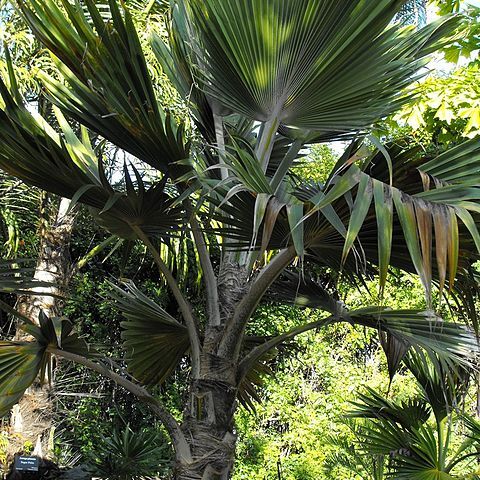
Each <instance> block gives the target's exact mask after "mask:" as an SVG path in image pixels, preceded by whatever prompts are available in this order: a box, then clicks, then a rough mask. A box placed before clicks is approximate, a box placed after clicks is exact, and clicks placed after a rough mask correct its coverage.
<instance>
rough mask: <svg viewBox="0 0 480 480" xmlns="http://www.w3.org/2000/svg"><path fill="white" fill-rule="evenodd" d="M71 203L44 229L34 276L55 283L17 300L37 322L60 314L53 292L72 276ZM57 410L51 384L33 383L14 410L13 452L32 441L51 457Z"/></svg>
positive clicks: (62, 204)
mask: <svg viewBox="0 0 480 480" xmlns="http://www.w3.org/2000/svg"><path fill="white" fill-rule="evenodd" d="M69 205H70V201H69V200H66V199H62V200H61V201H60V205H59V208H58V212H57V214H56V218H55V221H54V223H53V225H52V226H51V228H45V229H43V231H41V232H40V233H41V235H40V237H41V239H40V250H39V257H38V260H37V266H36V269H35V274H34V278H35V279H37V280H39V281H44V282H52V283H54V285H53V286H51V287H46V288H44V287H40V288H38V292H39V293H38V295H22V296H20V297H19V298H18V300H17V309H18V310H19V311H20V312H21V313H22V314H23V315H25V316H27V317H28V318H30V320H32V321H33V322H34V323H38V316H39V313H40V311H43V312H44V313H45V314H46V315H47V316H55V315H59V313H60V310H61V301H60V300H59V298H57V297H55V296H52V295H61V294H63V293H64V292H65V290H66V289H67V287H68V283H69V280H70V277H71V270H72V262H71V259H70V251H69V247H70V239H71V235H72V230H73V226H74V221H75V214H74V213H72V212H68V207H69ZM22 336H23V335H22V332H21V331H18V332H17V335H16V338H17V339H22ZM49 380H50V382H51V381H52V380H53V379H49ZM53 413H54V409H53V405H52V400H51V395H50V387H49V385H40V384H34V385H32V386H31V387H30V388H29V389H28V390H27V392H26V393H25V395H24V396H23V398H22V399H21V400H20V402H19V403H18V404H17V405H15V407H14V408H13V410H12V416H11V427H12V431H13V433H14V434H15V435H14V436H13V439H12V445H11V447H12V450H14V451H13V453H16V452H18V451H22V450H24V449H25V445H26V444H30V445H32V446H33V447H34V452H35V454H36V455H38V456H41V457H48V456H49V454H50V453H51V451H52V447H53V426H52V420H53Z"/></svg>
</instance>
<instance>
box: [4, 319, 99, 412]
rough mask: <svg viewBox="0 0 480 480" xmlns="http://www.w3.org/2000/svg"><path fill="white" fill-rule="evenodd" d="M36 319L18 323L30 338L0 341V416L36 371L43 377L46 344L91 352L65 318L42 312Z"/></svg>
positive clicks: (47, 366) (80, 352)
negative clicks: (48, 315)
mask: <svg viewBox="0 0 480 480" xmlns="http://www.w3.org/2000/svg"><path fill="white" fill-rule="evenodd" d="M39 320H40V324H39V325H38V326H37V325H34V324H24V325H22V326H21V328H22V329H23V330H24V331H25V332H26V333H28V334H30V335H31V336H32V337H33V338H34V341H30V342H0V416H3V415H5V414H6V413H8V411H9V409H10V408H11V407H12V406H13V405H15V404H16V403H17V402H18V400H19V399H20V398H21V397H22V396H23V394H24V393H25V390H26V389H27V388H28V387H29V386H30V385H31V384H32V383H33V382H34V381H35V380H36V378H37V377H38V375H39V374H40V380H41V381H43V380H44V378H45V372H46V370H47V369H50V368H51V358H50V357H51V355H50V353H49V351H48V349H49V347H51V348H58V349H62V350H65V351H68V352H71V353H75V354H77V355H82V356H90V355H91V353H92V351H91V350H90V349H89V347H88V346H87V344H86V343H85V341H84V340H83V339H81V338H80V337H79V336H78V335H77V334H76V333H74V332H73V326H72V324H71V323H70V322H69V321H68V320H66V319H63V318H55V317H54V318H48V317H46V316H45V315H43V313H42V314H41V315H40V319H39ZM50 378H51V377H50Z"/></svg>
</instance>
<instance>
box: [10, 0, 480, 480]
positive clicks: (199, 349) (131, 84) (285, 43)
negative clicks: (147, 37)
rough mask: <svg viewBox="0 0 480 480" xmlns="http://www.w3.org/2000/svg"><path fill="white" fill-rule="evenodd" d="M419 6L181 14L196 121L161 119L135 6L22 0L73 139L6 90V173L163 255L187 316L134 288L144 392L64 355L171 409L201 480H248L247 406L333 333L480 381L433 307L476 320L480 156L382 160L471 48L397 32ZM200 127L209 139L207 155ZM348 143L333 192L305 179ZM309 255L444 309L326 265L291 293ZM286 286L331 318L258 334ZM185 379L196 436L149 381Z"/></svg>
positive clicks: (136, 349)
mask: <svg viewBox="0 0 480 480" xmlns="http://www.w3.org/2000/svg"><path fill="white" fill-rule="evenodd" d="M404 3H405V2H404V1H402V0H379V1H376V2H372V1H366V0H354V1H352V0H340V1H336V2H332V1H330V0H241V1H237V2H233V1H231V2H226V1H225V0H202V1H200V0H187V1H185V2H177V1H172V2H171V9H170V16H169V35H168V39H167V40H166V41H164V36H163V35H162V34H161V32H160V33H159V34H157V35H153V37H152V48H153V51H154V52H155V55H156V58H157V60H158V62H159V65H160V66H161V68H162V69H163V71H164V73H165V74H166V75H167V76H168V77H169V78H170V80H171V82H172V84H173V85H174V87H175V88H176V89H177V90H178V94H179V97H181V98H182V99H183V101H184V102H185V107H186V108H188V109H189V111H190V113H191V118H188V119H186V120H185V122H179V121H177V120H176V119H175V116H174V115H172V114H170V113H169V112H167V111H164V110H163V109H162V108H161V107H160V102H159V99H158V98H156V96H155V95H156V94H155V92H156V91H157V90H156V89H155V88H154V85H153V84H152V80H151V77H150V74H149V69H148V66H147V62H146V60H145V56H144V53H143V51H142V47H141V43H140V41H139V38H138V35H137V32H136V30H135V25H134V20H133V18H132V16H131V14H130V12H129V10H128V7H127V6H126V5H125V4H122V5H118V4H117V2H116V1H115V0H109V2H108V5H109V7H108V12H105V8H104V7H105V5H104V4H102V5H99V7H98V8H97V6H96V4H95V3H94V2H92V1H91V0H85V1H80V0H79V1H77V2H75V3H71V2H69V1H67V0H62V1H61V2H60V6H59V5H57V3H56V2H54V1H53V0H20V1H19V6H20V9H21V11H22V13H23V15H24V17H25V19H26V20H27V22H28V24H29V25H30V27H31V29H32V31H33V32H34V34H35V36H36V38H37V39H38V40H39V41H40V42H42V44H43V45H44V46H45V47H46V48H47V49H48V50H50V51H51V53H52V56H53V58H54V60H55V62H56V64H57V65H58V75H47V74H42V75H41V80H42V82H43V84H44V87H45V90H46V92H47V95H48V98H49V100H50V101H51V102H52V103H53V104H55V105H56V108H57V118H58V120H59V125H60V127H61V130H62V131H61V133H56V132H54V131H53V130H52V129H51V127H49V126H48V125H47V124H46V122H45V121H44V120H42V119H38V118H33V117H32V116H31V115H30V114H29V112H28V110H27V109H26V108H25V107H23V106H22V100H21V98H20V96H19V94H18V90H17V89H16V86H15V78H14V74H13V72H12V71H10V75H9V80H8V82H7V81H5V82H4V83H5V84H6V83H8V87H7V86H6V85H5V84H4V83H2V84H1V88H2V91H1V93H2V98H3V106H2V108H1V111H0V127H1V128H0V147H1V149H0V168H2V169H4V170H5V171H6V172H8V173H10V174H12V175H14V176H17V177H19V178H21V179H22V180H24V181H25V182H27V183H29V184H31V185H35V186H38V187H40V188H44V189H46V190H48V191H52V192H54V193H57V194H60V195H63V196H67V197H70V198H74V199H75V201H79V202H83V203H85V204H87V205H89V206H90V207H92V208H93V209H94V213H95V216H96V218H97V220H98V221H99V223H100V224H101V225H103V226H105V227H106V228H107V229H109V230H110V231H111V232H114V233H115V234H117V235H119V236H121V237H123V238H128V239H129V240H134V239H138V240H140V241H142V242H143V244H144V245H145V246H146V248H147V249H148V250H149V252H150V254H151V255H152V258H153V260H154V261H155V263H156V265H157V267H158V269H159V272H160V274H161V275H162V276H163V278H164V280H165V283H166V284H167V285H168V287H169V289H170V291H171V293H172V295H173V297H174V299H175V300H176V303H177V305H178V311H177V312H169V313H166V312H165V311H164V310H163V309H161V308H160V307H159V306H158V305H156V304H155V303H153V302H151V301H150V300H149V299H148V297H145V295H144V294H143V293H142V292H140V291H138V290H136V289H135V288H134V287H133V286H131V285H130V286H129V287H128V288H127V291H126V292H125V291H123V289H115V292H114V296H115V303H116V305H117V307H118V308H119V310H120V311H122V312H123V314H124V316H125V318H126V321H125V322H124V325H123V327H124V334H123V336H124V340H125V347H126V351H127V364H128V365H129V372H130V375H131V377H125V376H122V375H120V374H119V373H118V372H116V371H112V370H109V369H107V368H106V367H105V364H104V363H98V361H90V360H87V359H82V357H81V355H72V354H71V353H69V352H67V351H64V350H62V348H61V347H60V346H58V347H57V348H56V349H55V353H56V354H58V355H63V356H65V357H66V358H69V359H71V360H75V361H79V362H81V363H83V364H85V365H87V366H89V367H91V368H94V369H96V370H97V371H99V372H101V373H103V374H105V375H108V376H110V378H113V379H114V380H115V381H117V382H118V383H120V384H121V385H123V386H124V387H125V388H127V389H129V390H130V391H131V392H132V393H133V394H135V395H137V396H138V398H139V399H140V400H142V401H145V402H146V403H148V404H149V405H150V406H151V407H152V408H153V409H154V411H155V412H156V413H157V414H158V416H159V418H160V419H161V420H162V422H163V423H164V424H165V426H166V428H167V430H168V432H169V433H170V435H171V436H172V439H173V442H174V445H175V448H176V462H177V465H176V471H177V472H179V473H177V477H178V478H179V479H183V478H214V476H215V475H216V476H217V478H227V477H228V475H229V473H230V471H231V468H232V464H233V456H234V446H235V435H234V429H233V415H234V412H235V409H236V400H237V399H238V398H239V397H240V396H241V395H242V393H241V392H242V391H243V392H245V393H246V397H243V399H244V400H245V398H246V403H247V405H248V404H249V402H251V400H252V399H254V398H258V396H257V395H256V394H255V391H254V388H253V385H254V384H258V383H259V381H261V375H262V372H265V371H266V364H265V361H268V359H269V358H271V355H272V352H275V350H276V349H277V348H279V347H280V346H281V345H282V344H284V343H285V342H288V341H292V340H294V339H295V337H296V336H297V335H299V334H301V333H303V332H306V331H308V330H313V329H319V328H323V327H325V326H328V325H330V324H331V323H333V322H350V323H351V324H358V325H362V326H366V327H369V328H373V329H375V330H379V331H380V337H381V342H382V345H383V347H384V349H385V351H386V353H387V358H388V364H389V369H390V374H391V376H392V375H393V374H394V373H395V371H396V369H397V368H399V366H400V365H401V363H402V362H403V361H405V359H406V358H407V356H408V353H409V351H423V352H425V355H426V358H429V359H430V360H429V361H431V362H434V360H435V363H434V365H435V366H436V368H437V370H439V371H440V370H441V371H446V370H449V369H452V368H453V366H454V365H457V364H460V365H463V366H464V367H466V366H469V365H470V364H471V363H472V361H473V357H474V355H475V353H476V352H477V351H478V347H477V342H476V339H475V336H474V335H473V333H472V332H471V331H470V330H469V329H468V328H466V327H463V326H460V325H457V324H455V323H450V322H445V321H443V320H441V319H440V318H439V317H438V316H437V315H436V314H435V313H434V311H433V309H434V305H433V303H432V301H431V298H432V289H433V288H436V287H438V288H439V290H441V291H442V292H443V293H446V291H447V290H448V291H449V292H451V293H452V294H453V295H457V298H461V297H464V298H465V299H466V303H467V304H468V305H471V304H472V298H473V295H474V294H476V285H475V283H474V282H473V281H472V278H473V277H472V276H471V275H470V270H471V265H472V264H473V263H474V262H475V261H476V260H477V258H478V247H479V246H480V236H479V233H478V216H477V213H478V208H479V207H478V206H479V202H478V200H479V197H478V191H479V189H478V185H479V181H478V180H479V179H478V175H477V173H478V166H479V161H480V145H479V143H478V141H476V140H472V141H470V142H467V143H465V144H462V145H459V146H457V147H456V148H455V149H453V150H450V151H446V152H444V153H442V154H441V155H438V156H436V157H426V156H425V155H424V154H423V153H422V152H419V151H417V150H415V149H414V148H411V147H409V145H408V141H406V142H404V143H403V144H402V143H400V144H389V145H385V146H383V145H381V144H380V143H379V142H378V141H375V140H373V144H374V145H373V146H374V148H371V149H370V150H369V149H368V148H365V145H364V144H365V134H367V133H368V132H369V130H370V129H371V128H372V127H373V126H374V124H375V123H376V122H378V121H381V120H382V119H383V118H384V117H385V116H387V115H389V114H390V113H392V112H393V111H394V110H395V109H397V108H398V107H400V106H401V105H402V104H403V103H404V102H406V101H407V100H408V101H411V97H412V93H409V94H406V93H404V92H405V90H404V87H407V86H409V85H410V84H412V83H413V82H414V81H415V80H417V79H418V78H420V77H421V76H422V75H423V74H424V72H425V69H424V68H423V67H424V66H425V65H426V64H427V63H428V61H429V55H430V54H431V53H433V52H435V51H436V50H437V49H439V48H441V47H443V46H445V45H448V44H450V43H452V42H454V41H455V39H456V38H458V37H459V35H461V27H462V20H461V18H459V17H456V16H451V17H443V18H440V19H438V20H437V21H435V22H433V23H431V24H429V25H427V26H425V27H424V28H422V29H420V30H418V31H414V29H413V28H409V27H407V28H403V27H401V26H399V25H397V24H395V23H392V19H393V18H394V16H395V15H396V13H397V12H398V11H399V9H400V8H401V7H402V5H403V4H404ZM106 13H107V14H106ZM10 70H11V69H10ZM410 92H411V90H410ZM413 95H414V94H413ZM64 115H66V116H67V117H68V118H69V120H66V119H65V118H64V117H63V116H64ZM71 119H73V120H74V121H76V122H78V123H79V124H80V125H81V138H78V137H77V136H76V135H75V134H74V132H73V128H72V124H71V123H70V120H71ZM184 123H187V124H189V123H191V125H192V126H193V127H194V132H193V134H192V136H191V138H192V140H191V141H188V140H187V139H186V137H185V128H184ZM88 131H91V132H93V133H94V134H96V135H99V136H100V137H102V138H103V139H105V140H106V141H108V142H111V143H113V144H115V145H116V146H118V147H120V148H121V149H123V150H125V151H126V152H127V153H128V154H129V155H131V156H132V157H136V160H134V164H135V165H139V164H141V162H143V163H145V164H146V166H147V169H153V172H154V174H153V176H152V175H150V178H152V177H153V178H154V181H153V183H152V184H151V185H150V186H149V188H147V187H145V186H144V184H145V183H146V181H145V179H144V178H142V177H141V175H140V174H139V173H138V172H139V170H140V169H136V168H131V169H128V168H127V169H125V172H124V180H123V184H124V188H123V189H114V188H113V187H112V186H111V184H110V183H111V182H109V181H108V179H107V178H106V177H105V173H104V168H103V164H102V159H101V158H97V156H96V151H95V150H94V149H93V148H92V146H91V145H90V135H89V133H88ZM336 139H343V140H345V139H352V143H351V144H350V146H349V147H348V148H347V149H346V151H345V153H344V154H343V155H342V156H341V157H340V158H339V159H338V162H337V164H336V165H335V167H334V168H333V170H332V172H331V174H330V176H329V178H328V180H327V181H326V183H325V184H318V183H312V182H305V181H304V180H303V179H301V178H298V176H297V175H294V173H293V171H292V168H293V166H294V165H296V164H297V163H298V161H299V159H301V158H302V157H303V156H305V154H306V153H307V151H308V148H309V145H311V144H312V143H315V142H322V141H330V140H336ZM132 171H133V173H134V175H135V179H134V180H133V179H132V178H131V175H130V173H131V172H132ZM175 235H179V236H180V237H181V238H185V239H187V243H186V245H188V247H187V248H189V249H191V250H195V254H194V255H192V256H191V258H194V259H195V261H196V262H197V263H198V265H197V267H198V271H199V272H201V275H202V279H203V284H204V290H203V292H204V302H203V304H202V305H201V306H200V307H199V308H195V309H194V308H193V306H192V304H191V302H190V298H189V295H190V293H191V292H189V291H188V289H185V288H184V289H182V288H181V284H180V282H179V281H177V279H176V278H175V274H174V273H172V270H171V269H170V268H169V265H168V264H167V263H166V262H165V260H164V258H163V257H162V255H161V252H160V251H159V249H158V243H159V242H160V243H163V244H166V243H167V242H168V241H169V238H170V237H171V236H175ZM297 259H298V261H299V262H300V263H302V264H303V265H304V266H305V267H309V266H310V265H313V266H315V268H321V269H323V270H322V271H324V272H326V273H331V274H332V275H338V274H339V273H343V274H344V275H345V278H346V279H347V280H351V281H354V282H355V281H357V282H358V281H360V282H362V281H364V279H365V277H368V276H372V275H374V274H376V273H378V274H379V278H380V288H381V289H383V287H384V286H385V283H386V281H387V273H388V269H389V267H390V266H395V267H398V268H401V269H402V270H405V271H408V272H415V273H417V274H418V275H419V276H420V278H421V280H422V283H423V285H424V287H425V292H426V301H427V311H425V312H422V311H409V310H395V311H394V310H390V309H389V308H388V307H387V306H384V305H382V306H372V307H368V308H363V309H357V310H349V309H348V307H347V306H345V305H342V304H341V303H340V302H338V298H337V296H336V295H335V292H332V291H331V289H329V288H324V287H325V286H323V285H316V283H315V282H314V281H313V279H310V278H308V272H309V271H310V269H309V268H305V272H306V274H307V278H306V279H305V281H303V282H301V281H297V280H296V279H295V273H292V274H291V276H288V275H287V276H285V275H284V276H282V274H284V273H285V271H286V269H287V268H288V267H289V266H291V265H292V264H294V263H295V261H296V260H297ZM292 279H293V280H292ZM277 280H279V284H278V285H277V286H275V285H274V284H275V282H276V281H277ZM294 284H295V285H294ZM294 286H295V288H294ZM296 287H298V289H297V288H296ZM269 289H271V290H276V291H277V299H278V298H282V301H292V302H293V303H300V304H301V305H302V306H309V305H310V306H313V307H315V308H318V309H321V310H323V311H324V312H325V315H326V316H325V317H324V318H323V319H321V320H317V321H315V322H311V323H307V324H304V325H299V326H297V327H295V328H293V329H292V330H291V331H289V332H286V333H284V334H282V335H279V336H276V337H271V338H267V337H265V338H261V339H259V338H256V339H255V338H250V337H248V336H246V334H245V332H246V331H247V325H248V322H249V320H250V319H251V318H252V315H253V314H254V312H255V310H256V307H257V306H258V304H259V302H260V301H261V300H262V298H263V297H264V295H265V294H266V292H267V291H268V290H269ZM282 289H283V292H287V294H284V295H283V297H282V296H281V294H280V295H279V294H278V292H279V291H282ZM297 291H298V292H299V294H298V295H297V294H296V292H297ZM292 297H293V298H292ZM199 310H200V311H199ZM255 340H256V341H255ZM187 358H188V360H186V359H187ZM181 362H187V363H185V364H184V365H190V366H191V383H190V388H189V395H188V400H187V402H186V405H185V408H184V412H185V413H184V418H183V422H182V423H181V424H179V422H178V421H177V420H176V419H175V418H174V417H173V416H172V415H171V414H170V413H169V412H168V411H167V410H166V409H165V408H164V407H163V406H162V405H161V403H160V402H159V401H158V400H157V399H155V398H154V397H152V396H151V395H150V394H149V393H148V391H147V390H146V389H145V388H144V387H142V386H141V385H140V384H141V383H145V384H147V386H148V385H150V384H158V383H160V382H162V381H164V380H165V379H166V378H167V377H168V375H169V374H170V373H171V372H173V371H174V370H175V368H176V366H178V365H179V363H181ZM267 367H268V365H267ZM0 388H1V384H0ZM240 398H242V397H240ZM206 432H208V434H207V433H206Z"/></svg>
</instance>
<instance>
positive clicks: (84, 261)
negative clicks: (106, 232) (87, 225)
mask: <svg viewBox="0 0 480 480" xmlns="http://www.w3.org/2000/svg"><path fill="white" fill-rule="evenodd" d="M117 241H118V237H117V236H116V235H110V236H109V237H108V238H106V239H105V240H104V241H103V242H101V243H99V244H98V245H95V246H94V247H93V248H92V249H91V250H90V251H89V252H87V254H86V255H84V256H83V257H82V258H80V259H79V260H78V261H77V263H76V264H75V266H74V269H73V271H74V272H78V271H79V270H81V269H82V268H83V267H84V266H85V265H86V264H87V263H88V262H89V261H90V260H92V258H94V257H95V256H96V255H98V254H100V253H102V252H103V251H104V250H105V249H106V248H107V247H108V246H109V245H111V244H112V243H114V242H117Z"/></svg>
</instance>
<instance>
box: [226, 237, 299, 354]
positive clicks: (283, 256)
mask: <svg viewBox="0 0 480 480" xmlns="http://www.w3.org/2000/svg"><path fill="white" fill-rule="evenodd" d="M294 258H295V247H294V246H293V245H291V246H290V247H288V248H286V249H284V250H282V251H280V253H278V254H277V255H276V256H275V258H274V259H273V260H272V261H271V262H270V263H269V264H268V265H267V266H266V267H265V268H263V270H262V271H261V272H260V274H259V275H258V277H257V278H256V279H255V280H254V281H253V283H252V286H251V287H250V290H249V291H248V293H247V294H246V295H245V296H244V297H243V299H242V300H241V301H240V303H239V304H238V305H237V308H236V309H235V313H234V315H233V317H232V318H231V319H230V320H229V321H228V322H227V324H226V327H225V333H224V335H223V338H222V340H221V342H220V346H219V349H218V355H219V356H220V357H225V358H232V359H236V358H238V355H239V354H240V347H241V343H242V342H241V339H242V337H243V332H244V329H245V325H246V324H247V322H248V320H249V319H250V317H251V316H252V314H253V312H254V311H255V309H256V308H257V305H258V303H259V302H260V300H261V299H262V297H263V295H265V292H266V291H267V290H268V288H269V287H270V285H272V283H273V282H274V281H275V280H276V279H277V278H278V276H279V275H280V274H281V273H282V272H283V270H284V269H285V267H286V266H287V265H288V264H289V263H290V262H291V261H292V260H293V259H294Z"/></svg>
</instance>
